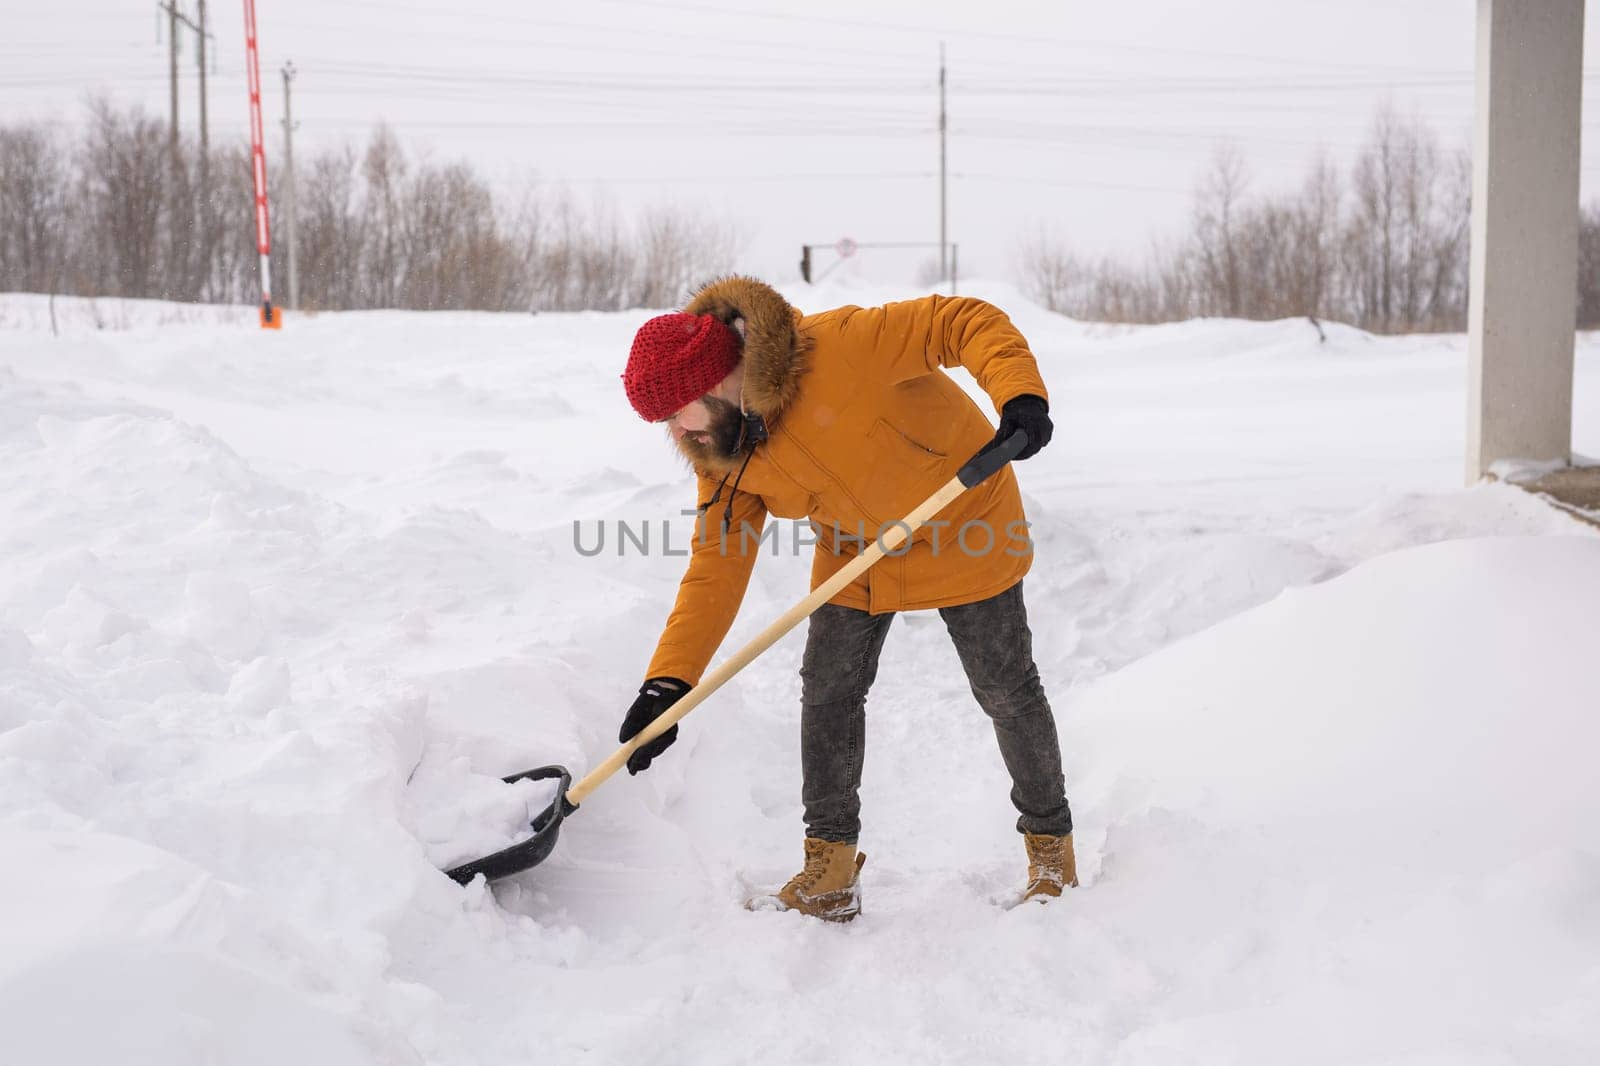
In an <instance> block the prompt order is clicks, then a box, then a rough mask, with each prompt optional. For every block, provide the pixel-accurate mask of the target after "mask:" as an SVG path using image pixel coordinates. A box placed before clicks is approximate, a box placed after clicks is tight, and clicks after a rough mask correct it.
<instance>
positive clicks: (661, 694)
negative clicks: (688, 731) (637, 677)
mask: <svg viewBox="0 0 1600 1066" xmlns="http://www.w3.org/2000/svg"><path fill="white" fill-rule="evenodd" d="M688 691H689V684H688V682H686V681H679V680H678V679H677V678H675V677H652V678H651V679H650V680H648V681H646V682H645V683H644V684H643V685H642V686H640V688H639V698H638V699H636V700H634V701H633V706H632V707H629V708H628V716H627V717H626V718H624V719H623V720H622V729H621V731H620V732H618V733H617V740H619V741H621V742H622V743H624V744H625V743H627V742H628V741H630V740H632V739H633V738H634V737H636V736H638V735H639V734H640V733H642V732H644V727H645V726H647V725H649V724H650V723H651V722H653V721H655V720H656V719H657V718H660V717H661V716H662V715H663V714H665V713H666V710H667V708H668V707H671V706H672V705H673V704H674V703H677V702H678V701H679V700H680V699H682V698H683V694H684V693H685V692H688ZM677 739H678V727H677V726H676V725H674V726H673V727H672V728H671V729H669V730H667V731H666V732H665V733H662V734H661V735H660V736H659V737H656V738H655V739H654V740H652V741H651V742H650V743H648V744H646V745H644V746H643V747H641V748H640V749H639V750H637V751H635V752H634V753H633V754H632V755H629V756H628V773H630V774H636V773H638V772H639V771H640V770H648V769H649V768H650V760H652V759H654V758H655V757H656V756H658V755H660V754H661V753H662V752H664V751H666V750H667V749H668V748H670V747H672V742H673V741H674V740H677Z"/></svg>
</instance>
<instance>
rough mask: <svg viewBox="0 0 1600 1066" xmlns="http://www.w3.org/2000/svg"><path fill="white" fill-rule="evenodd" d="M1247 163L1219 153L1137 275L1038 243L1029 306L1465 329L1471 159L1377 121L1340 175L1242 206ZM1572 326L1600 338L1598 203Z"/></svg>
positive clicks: (1411, 129) (1323, 164)
mask: <svg viewBox="0 0 1600 1066" xmlns="http://www.w3.org/2000/svg"><path fill="white" fill-rule="evenodd" d="M1249 185H1250V177H1249V173H1248V167H1247V165H1246V163H1245V161H1244V159H1243V158H1242V157H1241V156H1240V155H1239V154H1238V152H1237V151H1236V150H1234V149H1232V148H1225V149H1223V150H1222V151H1220V152H1219V153H1218V154H1217V156H1216V158H1215V159H1214V161H1213V163H1212V165H1211V167H1210V168H1209V169H1208V170H1207V171H1206V172H1205V174H1204V175H1203V176H1202V177H1201V179H1200V181H1199V182H1198V183H1197V186H1196V189H1195V198H1194V211H1193V215H1192V217H1191V221H1190V225H1189V229H1188V232H1187V233H1185V234H1183V235H1181V236H1180V237H1179V238H1177V239H1176V240H1175V241H1173V242H1171V243H1168V244H1165V245H1161V244H1157V245H1156V246H1155V247H1154V248H1153V249H1152V251H1151V253H1150V254H1149V256H1148V257H1147V258H1146V260H1145V261H1144V262H1143V263H1141V264H1132V263H1128V262H1124V261H1119V260H1116V259H1102V260H1098V261H1096V260H1092V259H1086V258H1083V257H1080V256H1078V255H1076V254H1074V253H1073V252H1072V250H1071V249H1070V248H1067V247H1065V246H1064V245H1063V244H1062V243H1061V242H1059V241H1056V240H1053V239H1051V238H1048V237H1044V238H1035V239H1033V240H1031V241H1030V242H1029V243H1028V244H1026V245H1025V247H1024V248H1023V251H1022V254H1021V273H1022V275H1023V281H1024V284H1025V286H1026V287H1027V289H1028V290H1029V293H1030V295H1032V296H1033V297H1034V298H1035V299H1037V300H1038V301H1039V302H1041V303H1043V304H1045V305H1046V306H1047V307H1050V308H1051V309H1053V310H1057V311H1063V312H1065V313H1067V314H1070V315H1072V316H1074V317H1076V318H1081V319H1086V320H1092V321H1109V322H1171V321H1182V320H1185V319H1190V318H1197V317H1207V316H1221V317H1227V318H1254V319H1277V318H1290V317H1297V316H1301V315H1311V316H1314V317H1317V318H1328V319H1334V320H1336V321H1340V322H1348V323H1351V324H1353V325H1356V326H1360V327H1361V328H1363V329H1367V330H1372V331H1374V332H1379V333H1406V332H1414V331H1450V332H1454V331H1460V330H1463V329H1465V328H1466V320H1467V286H1468V274H1467V270H1468V262H1469V253H1470V239H1469V238H1470V233H1469V225H1470V218H1471V197H1472V159H1471V153H1470V150H1468V149H1466V148H1462V149H1458V150H1455V151H1450V150H1446V149H1444V148H1442V147H1441V146H1440V144H1439V140H1438V138H1437V136H1436V135H1435V134H1434V132H1433V131H1432V130H1431V129H1430V128H1429V127H1428V126H1427V125H1426V124H1425V123H1423V122H1421V121H1420V120H1409V121H1408V120H1402V119H1401V118H1399V117H1398V116H1396V114H1395V113H1394V112H1393V111H1392V110H1390V109H1388V108H1383V109H1380V110H1379V112H1378V114H1377V115H1376V117H1375V118H1374V120H1373V123H1372V127H1371V130H1370V132H1369V134H1368V137H1367V141H1366V144H1365V145H1364V146H1363V148H1362V150H1361V152H1360V153H1359V155H1358V156H1357V157H1356V159H1355V162H1354V163H1353V164H1352V165H1351V166H1350V168H1349V169H1348V171H1347V172H1341V171H1340V170H1339V168H1337V167H1336V166H1334V165H1333V164H1332V163H1331V162H1330V161H1328V160H1327V159H1326V158H1323V159H1318V160H1317V161H1315V162H1314V163H1313V164H1312V165H1311V167H1310V168H1309V172H1308V173H1307V175H1306V177H1305V180H1304V183H1303V184H1302V185H1301V187H1300V189H1299V191H1297V192H1294V193H1288V194H1278V195H1257V196H1252V195H1249ZM1578 257H1579V261H1578V323H1579V325H1580V326H1584V327H1589V326H1597V325H1600V202H1597V203H1594V204H1591V205H1590V206H1589V207H1588V208H1587V209H1586V210H1585V211H1584V212H1583V216H1582V227H1581V232H1580V236H1579V247H1578Z"/></svg>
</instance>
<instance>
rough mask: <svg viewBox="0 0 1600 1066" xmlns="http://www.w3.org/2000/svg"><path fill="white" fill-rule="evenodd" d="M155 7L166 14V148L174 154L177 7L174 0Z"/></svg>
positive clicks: (176, 99) (176, 94)
mask: <svg viewBox="0 0 1600 1066" xmlns="http://www.w3.org/2000/svg"><path fill="white" fill-rule="evenodd" d="M156 7H157V8H159V9H160V10H162V11H165V12H166V13H167V78H168V82H169V84H170V86H171V91H172V103H171V108H170V110H169V112H168V115H169V121H170V125H168V127H167V147H168V148H170V149H171V150H172V151H174V152H176V151H177V150H178V5H177V2H176V0H167V2H166V3H164V4H157V5H156Z"/></svg>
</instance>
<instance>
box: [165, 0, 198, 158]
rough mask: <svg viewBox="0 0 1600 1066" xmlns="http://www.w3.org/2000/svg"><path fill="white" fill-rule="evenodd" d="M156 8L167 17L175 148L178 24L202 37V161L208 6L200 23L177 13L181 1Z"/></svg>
mask: <svg viewBox="0 0 1600 1066" xmlns="http://www.w3.org/2000/svg"><path fill="white" fill-rule="evenodd" d="M156 7H158V8H160V9H161V10H162V11H165V12H166V13H167V38H168V41H169V48H168V56H167V65H168V77H169V78H170V79H171V82H172V129H171V131H170V134H169V136H170V139H171V142H172V147H173V148H174V149H176V148H177V147H178V23H180V22H181V23H183V24H184V25H185V26H187V27H189V28H190V29H191V30H193V31H194V32H195V33H196V34H198V35H199V37H200V149H201V158H202V159H203V158H204V157H205V147H206V5H205V0H200V21H199V22H195V21H194V20H193V19H191V18H190V17H189V16H188V15H185V14H184V13H183V12H181V11H179V10H178V0H166V3H164V4H157V5H156Z"/></svg>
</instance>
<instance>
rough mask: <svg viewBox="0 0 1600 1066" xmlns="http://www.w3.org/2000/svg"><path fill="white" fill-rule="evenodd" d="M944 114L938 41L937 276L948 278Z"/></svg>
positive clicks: (941, 42) (942, 61)
mask: <svg viewBox="0 0 1600 1066" xmlns="http://www.w3.org/2000/svg"><path fill="white" fill-rule="evenodd" d="M944 142H945V114H944V42H943V41H940V42H939V277H940V278H941V279H943V280H945V281H949V280H950V262H949V259H948V257H947V256H946V254H945V242H946V240H947V237H946V230H945V220H946V215H945V205H946V199H945V174H944V155H945V148H944Z"/></svg>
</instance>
